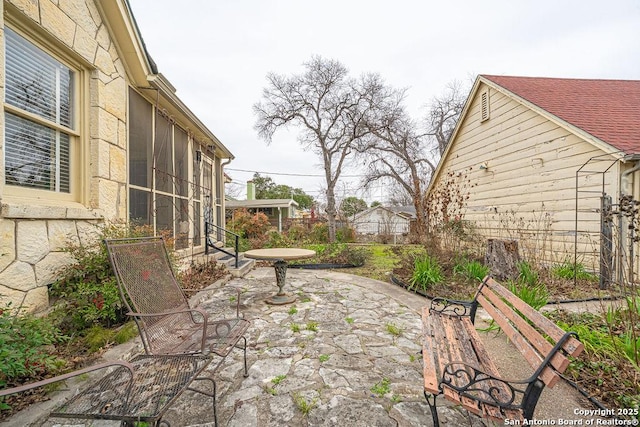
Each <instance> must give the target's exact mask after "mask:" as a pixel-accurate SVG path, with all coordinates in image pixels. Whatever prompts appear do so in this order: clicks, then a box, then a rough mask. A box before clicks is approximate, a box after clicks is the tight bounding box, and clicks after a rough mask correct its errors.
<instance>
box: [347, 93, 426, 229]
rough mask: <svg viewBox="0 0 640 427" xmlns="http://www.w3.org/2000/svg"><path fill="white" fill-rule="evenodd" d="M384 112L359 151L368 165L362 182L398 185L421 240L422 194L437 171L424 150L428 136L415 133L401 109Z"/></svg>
mask: <svg viewBox="0 0 640 427" xmlns="http://www.w3.org/2000/svg"><path fill="white" fill-rule="evenodd" d="M399 101H400V102H401V100H399ZM398 105H400V104H398ZM387 111H388V113H389V114H388V115H387V116H386V118H383V119H382V120H380V121H379V122H377V123H370V126H371V128H370V131H371V133H370V135H369V137H368V138H367V143H366V144H361V145H359V147H358V149H359V150H358V151H359V152H360V153H361V155H362V156H364V157H365V158H366V159H367V161H368V167H367V171H366V175H365V178H364V181H365V182H366V183H369V184H371V183H373V182H375V181H377V180H379V179H382V178H391V180H393V181H394V182H395V183H396V184H397V185H399V186H400V187H401V188H402V190H403V192H405V193H406V194H408V195H409V196H410V197H411V200H412V202H413V205H414V207H415V209H416V232H417V234H418V236H417V237H418V238H419V239H422V237H423V236H424V234H425V233H426V214H427V212H426V204H425V199H424V191H425V190H426V188H427V185H428V183H429V179H430V178H431V175H432V174H433V172H434V171H435V167H436V164H435V161H434V159H432V158H431V157H430V155H429V150H427V149H426V148H427V146H428V144H427V143H428V139H429V136H428V135H424V134H422V135H421V134H417V133H416V129H417V125H416V124H415V123H414V122H413V121H412V120H411V119H410V118H409V117H408V116H407V115H406V114H405V113H404V110H402V108H398V106H396V107H392V108H391V109H390V110H387Z"/></svg>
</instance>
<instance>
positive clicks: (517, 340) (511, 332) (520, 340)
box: [478, 294, 559, 385]
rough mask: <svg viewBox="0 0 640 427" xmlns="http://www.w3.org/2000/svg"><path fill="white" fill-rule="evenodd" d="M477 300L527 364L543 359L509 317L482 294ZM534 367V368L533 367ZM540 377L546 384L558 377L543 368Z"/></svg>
mask: <svg viewBox="0 0 640 427" xmlns="http://www.w3.org/2000/svg"><path fill="white" fill-rule="evenodd" d="M478 301H480V304H482V308H483V309H485V311H486V312H487V313H489V315H490V316H491V317H492V318H493V320H495V322H496V323H497V324H498V326H500V329H502V332H504V334H505V335H506V336H507V338H509V341H511V343H512V344H513V345H514V346H515V347H516V348H517V349H518V350H519V351H520V353H521V354H522V356H524V358H525V359H526V360H527V362H528V363H529V365H531V366H533V367H536V368H537V367H538V366H540V364H541V363H542V361H543V358H541V357H540V355H539V354H538V352H536V351H535V349H534V348H533V347H532V346H531V344H529V342H528V341H527V340H525V339H524V337H523V336H522V335H520V334H519V333H518V331H517V330H516V329H515V328H514V326H513V324H512V323H511V322H510V321H509V319H508V318H507V317H506V316H505V315H504V314H502V312H501V311H499V310H497V309H496V307H495V306H493V305H492V304H491V303H490V302H489V300H487V299H486V298H485V297H484V294H483V295H478ZM534 369H535V368H534ZM541 379H542V380H543V381H544V383H545V384H547V385H550V384H551V385H553V384H555V383H556V382H557V381H558V379H559V377H558V375H556V374H555V373H554V372H553V371H552V370H548V369H546V370H544V371H543V374H542V376H541Z"/></svg>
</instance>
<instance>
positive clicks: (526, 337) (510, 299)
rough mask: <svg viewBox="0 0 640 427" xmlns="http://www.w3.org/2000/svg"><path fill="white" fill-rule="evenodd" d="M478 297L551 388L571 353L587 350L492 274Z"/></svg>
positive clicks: (539, 376)
mask: <svg viewBox="0 0 640 427" xmlns="http://www.w3.org/2000/svg"><path fill="white" fill-rule="evenodd" d="M476 300H477V301H478V302H479V303H480V305H482V308H484V309H485V310H486V311H487V313H488V314H489V315H490V316H491V317H492V318H493V319H494V321H495V322H496V324H497V325H498V326H499V327H500V328H501V329H502V331H503V332H504V333H505V334H506V335H507V337H508V338H509V340H510V341H511V342H512V343H513V344H514V345H515V347H516V348H517V349H518V350H519V351H520V353H522V355H523V356H524V358H525V359H526V360H527V362H528V363H529V365H531V367H532V368H533V369H536V370H538V369H539V368H540V372H538V378H540V380H542V381H543V382H544V383H545V384H546V385H547V386H548V387H553V386H554V385H555V383H556V382H557V381H558V379H559V376H558V373H563V372H564V371H565V370H566V369H567V367H568V366H569V359H568V357H567V356H574V357H575V356H577V355H579V354H580V353H582V351H583V350H584V346H583V345H582V343H581V342H580V341H578V340H577V339H576V338H575V337H573V336H571V335H567V333H566V332H565V331H563V330H562V329H560V327H558V326H557V325H556V324H555V323H553V322H552V321H551V320H549V319H547V318H546V317H544V316H543V315H542V314H541V313H540V312H538V311H537V310H535V309H534V308H533V307H531V306H530V305H528V304H526V303H525V302H524V301H522V300H521V299H520V298H518V297H517V296H516V295H514V294H513V293H512V292H511V291H509V290H508V289H507V288H505V287H504V286H502V285H500V284H499V283H498V282H496V281H495V280H493V279H492V278H490V277H488V276H487V277H485V279H484V280H483V283H482V285H481V286H480V287H479V288H478V292H477V293H476ZM562 340H564V342H563V343H562V344H560V349H561V350H562V351H558V352H556V353H555V354H554V355H553V356H552V357H551V359H550V360H549V363H548V364H547V365H546V366H541V365H542V363H543V362H544V360H545V358H547V356H548V355H549V354H551V353H552V352H553V350H554V346H555V345H556V344H557V343H558V342H559V341H562Z"/></svg>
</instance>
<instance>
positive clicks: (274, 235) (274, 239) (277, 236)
mask: <svg viewBox="0 0 640 427" xmlns="http://www.w3.org/2000/svg"><path fill="white" fill-rule="evenodd" d="M268 237H269V241H268V242H267V244H266V246H267V247H268V248H290V247H292V246H293V241H292V239H291V238H290V237H289V234H288V233H287V234H284V233H279V232H277V231H271V232H269V233H268Z"/></svg>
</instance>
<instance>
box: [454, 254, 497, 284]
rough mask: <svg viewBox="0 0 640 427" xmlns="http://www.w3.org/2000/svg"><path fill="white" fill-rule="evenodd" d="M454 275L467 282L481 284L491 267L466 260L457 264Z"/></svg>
mask: <svg viewBox="0 0 640 427" xmlns="http://www.w3.org/2000/svg"><path fill="white" fill-rule="evenodd" d="M453 273H454V274H455V275H458V276H462V277H464V278H465V279H467V280H473V281H479V282H480V281H482V279H484V277H485V276H486V275H487V274H488V273H489V267H487V266H485V265H483V264H482V263H481V262H479V261H470V260H468V259H466V258H465V259H462V260H460V261H459V262H458V263H456V265H455V266H454V267H453Z"/></svg>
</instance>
